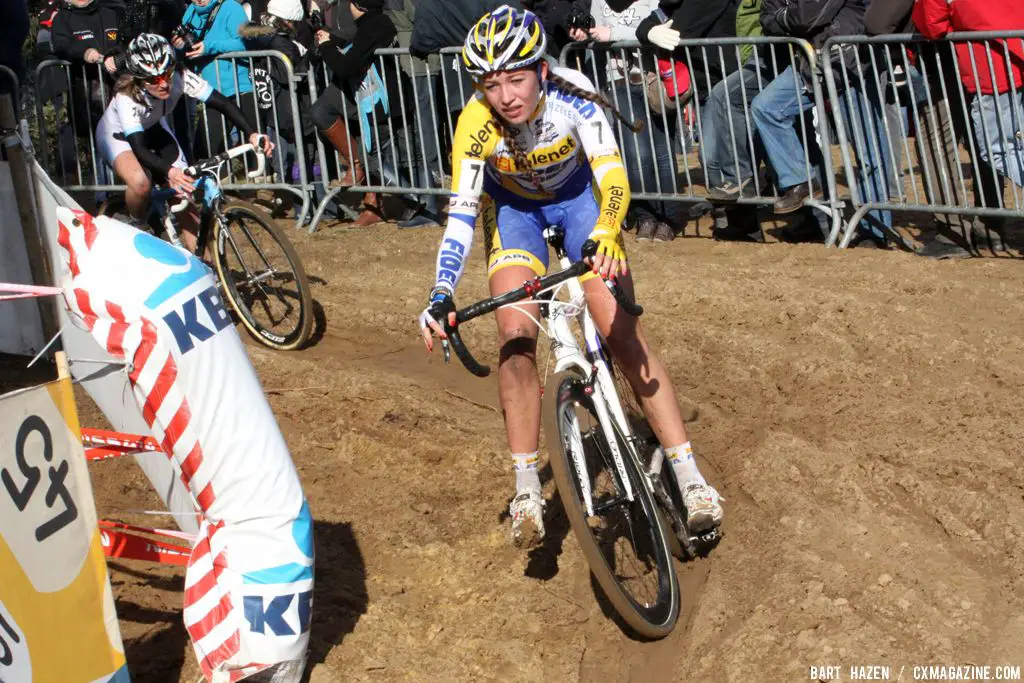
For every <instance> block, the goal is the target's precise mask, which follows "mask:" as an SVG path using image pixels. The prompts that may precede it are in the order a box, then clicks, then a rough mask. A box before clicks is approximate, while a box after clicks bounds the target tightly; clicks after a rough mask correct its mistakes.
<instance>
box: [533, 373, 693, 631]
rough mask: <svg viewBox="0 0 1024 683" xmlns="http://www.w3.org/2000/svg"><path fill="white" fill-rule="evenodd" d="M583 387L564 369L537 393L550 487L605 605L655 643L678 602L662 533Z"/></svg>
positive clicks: (650, 502) (634, 473)
mask: <svg viewBox="0 0 1024 683" xmlns="http://www.w3.org/2000/svg"><path fill="white" fill-rule="evenodd" d="M586 389H587V386H586V380H585V379H584V377H583V376H582V375H581V374H580V373H579V372H577V371H573V370H567V371H563V372H560V373H558V374H556V375H554V376H552V377H551V379H550V380H549V382H548V386H547V387H546V389H545V391H544V403H545V405H544V433H545V435H546V436H547V442H548V452H549V454H550V461H551V470H552V472H554V475H555V483H556V485H557V487H558V492H559V495H560V496H561V499H562V504H563V506H564V507H565V513H566V516H567V517H568V518H569V523H570V524H571V525H572V529H573V532H574V533H575V534H576V538H577V539H578V540H579V543H580V547H581V548H582V549H583V554H584V555H585V556H586V558H587V563H588V564H589V565H590V570H591V572H593V574H594V576H595V577H596V578H597V581H598V583H599V584H600V585H601V588H602V590H603V591H604V594H605V595H606V596H607V597H608V600H609V601H610V602H611V603H612V605H613V606H614V607H615V609H616V611H617V612H618V613H619V614H620V615H621V616H622V618H623V619H624V620H625V621H626V623H628V624H629V625H630V626H631V627H632V628H633V629H635V630H636V632H637V633H638V634H640V635H641V636H644V637H647V638H663V637H665V636H666V635H668V634H669V633H670V632H671V631H672V628H673V627H674V626H675V623H676V620H677V619H678V617H679V602H680V597H679V582H678V579H677V578H676V573H675V570H674V568H673V566H672V557H671V554H670V552H669V544H668V540H667V538H666V533H665V528H664V526H663V524H662V522H661V519H660V517H659V514H658V510H657V508H656V506H655V502H654V499H653V498H652V497H651V494H650V492H649V491H648V489H647V487H646V485H645V483H644V481H643V480H642V475H641V473H640V471H639V470H638V469H637V465H636V462H635V461H634V459H633V457H632V456H631V455H629V453H628V452H627V450H626V448H627V446H626V444H625V442H624V441H623V439H622V438H621V437H620V436H619V435H617V434H616V433H615V432H614V431H613V432H612V433H606V432H605V431H604V429H602V427H601V425H600V423H599V422H598V419H597V413H596V411H595V409H594V401H593V395H592V394H588V393H587V391H586ZM611 439H614V440H615V443H616V444H617V445H618V448H619V449H620V450H621V451H622V452H623V460H624V465H625V470H626V475H627V477H628V479H629V483H630V486H631V488H632V490H633V500H632V501H630V500H629V499H628V498H627V497H626V495H625V488H624V485H623V481H622V479H621V476H620V474H619V472H618V469H617V468H616V466H615V462H614V460H613V459H612V453H611V447H610V445H609V441H610V440H611ZM577 463H581V464H582V465H583V467H582V468H581V467H580V466H579V465H578V464H577ZM581 469H585V470H586V471H585V472H581ZM584 477H585V478H584ZM584 482H585V483H586V484H588V485H589V487H590V491H591V496H592V501H593V508H594V516H593V517H588V516H587V510H586V503H585V500H584V496H583V490H584Z"/></svg>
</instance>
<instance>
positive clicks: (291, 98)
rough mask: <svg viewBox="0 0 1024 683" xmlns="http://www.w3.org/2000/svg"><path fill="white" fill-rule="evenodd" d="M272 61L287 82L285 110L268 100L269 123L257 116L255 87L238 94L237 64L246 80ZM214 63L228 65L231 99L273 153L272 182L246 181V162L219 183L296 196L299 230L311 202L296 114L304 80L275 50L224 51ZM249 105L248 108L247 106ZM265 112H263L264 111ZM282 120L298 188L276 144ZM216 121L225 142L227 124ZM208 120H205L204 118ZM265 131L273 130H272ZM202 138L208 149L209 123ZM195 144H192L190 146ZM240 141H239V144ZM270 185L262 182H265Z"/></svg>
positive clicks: (270, 68) (281, 147) (269, 68)
mask: <svg viewBox="0 0 1024 683" xmlns="http://www.w3.org/2000/svg"><path fill="white" fill-rule="evenodd" d="M273 60H276V61H277V62H278V63H279V65H280V67H281V68H282V69H283V70H284V73H285V74H286V78H287V82H288V105H289V106H288V109H289V110H288V111H284V112H282V111H279V108H278V104H277V98H276V97H271V98H270V101H269V105H270V108H269V112H270V115H269V124H268V123H266V122H265V121H264V120H263V116H260V115H258V112H259V110H260V103H259V100H258V93H257V91H256V88H255V85H254V87H253V90H252V91H251V92H248V93H239V92H238V86H239V80H238V79H239V77H238V65H239V64H241V65H243V66H246V67H247V68H248V70H249V74H250V80H251V75H252V74H253V73H254V70H255V69H257V68H262V69H265V70H266V71H267V73H268V74H272V73H273V67H274V64H273ZM214 61H215V62H221V61H227V62H230V63H231V65H232V67H233V68H232V69H231V73H232V74H233V75H234V82H233V86H234V91H235V95H234V100H235V104H237V105H238V106H239V108H240V109H242V111H243V112H246V115H247V116H249V115H250V113H251V112H256V113H257V116H256V117H255V118H256V121H255V122H256V131H257V132H258V133H263V134H267V133H270V132H272V133H273V135H272V136H271V138H272V139H273V140H274V142H275V145H276V146H277V150H276V151H275V153H274V156H273V158H272V159H271V160H270V162H271V163H270V168H271V169H272V171H271V172H272V173H273V174H274V175H276V179H275V178H273V177H272V176H271V177H270V178H268V177H267V176H264V177H262V178H248V177H247V175H246V174H247V173H248V172H249V171H250V170H251V169H250V168H249V162H248V160H245V161H244V162H243V163H242V164H241V165H240V166H241V167H239V168H232V169H231V175H230V177H229V178H228V179H226V181H225V182H224V184H223V188H224V189H225V190H232V191H236V192H237V191H239V190H280V191H283V192H290V193H292V194H294V195H296V196H297V197H298V198H299V199H300V200H301V202H302V207H301V208H300V209H299V210H298V211H296V212H295V224H296V227H301V226H302V225H303V224H304V223H305V221H306V216H307V215H308V213H309V209H310V204H311V199H310V193H309V191H308V188H309V187H310V182H309V176H308V171H309V169H308V168H307V165H306V163H305V154H304V151H305V150H304V142H303V130H302V120H301V117H300V115H299V93H298V86H299V85H300V84H301V83H303V82H304V79H303V78H302V77H300V76H297V75H296V74H295V70H294V68H293V67H292V64H291V60H289V59H288V58H287V57H286V56H285V55H284V54H282V53H280V52H278V51H276V50H247V51H245V52H227V53H224V54H221V55H217V57H216V59H215V60H214ZM211 85H212V86H213V87H214V88H215V89H216V90H218V91H219V90H221V86H222V83H221V76H220V69H217V78H216V82H214V83H211ZM249 103H251V105H252V106H251V107H249V106H248V105H249ZM265 111H266V110H265ZM282 117H288V118H289V119H290V121H291V124H292V125H291V130H292V135H293V136H294V142H293V143H291V145H292V146H294V147H295V149H296V153H295V154H294V159H293V161H294V162H295V165H296V166H297V167H298V175H299V178H298V185H297V186H296V185H295V184H294V183H291V182H289V181H290V180H291V168H290V167H289V164H288V163H287V162H288V158H287V157H288V156H289V155H287V154H286V153H285V149H284V147H285V145H282V144H280V143H281V140H282V137H281V133H280V131H281V121H282V120H283V119H282ZM217 118H218V122H219V126H220V131H219V132H220V135H221V139H222V140H227V139H228V130H227V123H226V121H225V119H224V117H222V116H218V117H217ZM204 121H207V122H208V121H209V119H204ZM268 129H273V130H272V131H270V130H268ZM203 134H204V136H205V138H204V141H205V143H206V149H210V130H209V124H208V123H207V126H206V128H205V130H204V131H203ZM194 142H195V141H193V143H194ZM240 142H241V141H240ZM268 179H269V180H271V181H272V182H266V181H267V180H268Z"/></svg>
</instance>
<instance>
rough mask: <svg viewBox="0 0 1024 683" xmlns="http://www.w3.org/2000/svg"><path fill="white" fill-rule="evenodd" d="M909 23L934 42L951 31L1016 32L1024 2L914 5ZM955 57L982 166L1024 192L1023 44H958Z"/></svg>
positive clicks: (923, 0) (953, 0) (925, 0)
mask: <svg viewBox="0 0 1024 683" xmlns="http://www.w3.org/2000/svg"><path fill="white" fill-rule="evenodd" d="M913 19H914V24H915V25H916V26H917V29H918V30H919V31H920V32H921V33H922V35H924V36H925V37H927V38H931V39H933V40H935V39H938V38H942V37H943V36H945V35H946V34H948V33H952V32H954V31H1013V30H1020V29H1024V0H1004V1H1003V2H993V1H992V0H917V3H916V4H915V5H914V12H913ZM956 53H957V61H959V63H960V79H961V80H962V81H963V84H964V88H965V89H966V90H967V91H968V92H970V93H972V94H973V97H972V98H971V121H972V122H973V123H974V135H975V138H976V139H977V143H978V149H979V151H980V154H981V158H982V160H984V161H985V162H986V163H990V164H992V166H993V167H994V168H995V169H996V170H998V171H999V173H1001V174H1002V175H1005V176H1006V177H1008V178H1010V180H1012V181H1013V182H1014V183H1015V184H1016V185H1018V186H1021V187H1024V140H1022V137H1021V136H1024V91H1022V90H1021V86H1022V85H1024V67H1022V65H1024V41H1022V39H1020V38H1010V39H1003V40H987V41H966V42H960V43H957V45H956ZM1006 54H1009V57H1010V59H1009V63H1007V60H1006V57H1005V55H1006ZM990 60H991V64H992V69H991V70H990V69H989V62H990ZM1011 80H1012V83H1013V87H1012V88H1011Z"/></svg>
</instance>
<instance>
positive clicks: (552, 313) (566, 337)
mask: <svg viewBox="0 0 1024 683" xmlns="http://www.w3.org/2000/svg"><path fill="white" fill-rule="evenodd" d="M560 264H561V266H562V268H563V269H565V268H568V267H569V266H570V265H571V264H570V262H569V259H568V258H567V257H565V256H563V257H561V259H560ZM563 287H564V288H567V290H568V301H560V300H558V299H557V296H558V294H559V292H560V290H561V289H562V288H563ZM543 291H544V292H548V291H553V292H554V296H553V297H552V299H551V300H550V301H537V300H536V299H534V300H532V301H529V302H518V303H514V304H507V305H506V306H502V308H515V309H516V310H518V311H521V312H522V313H524V314H525V315H527V316H529V317H530V318H531V319H532V320H533V321H534V322H535V323H536V324H537V326H538V327H539V328H540V329H541V330H543V331H544V332H545V334H547V335H548V337H550V338H551V352H552V353H553V354H554V356H555V373H558V372H561V371H563V370H567V369H569V368H577V369H579V370H580V372H581V373H582V374H583V376H584V377H593V378H594V382H593V389H594V393H593V397H594V410H595V412H596V413H597V419H598V423H599V424H600V425H601V429H603V430H604V431H605V433H606V434H608V435H609V437H610V438H608V440H607V441H608V447H609V448H610V449H611V455H612V460H613V461H614V462H615V469H616V470H618V473H619V479H620V480H621V481H622V485H623V488H624V493H625V495H626V497H627V498H628V499H629V501H630V502H633V485H632V483H631V482H630V481H629V476H628V474H627V473H626V467H625V464H624V458H626V457H635V458H636V459H637V467H638V468H639V470H640V472H642V473H645V474H646V473H647V471H648V470H647V467H646V466H645V464H644V463H643V462H640V458H639V455H638V454H635V453H634V454H633V455H632V456H630V455H627V454H624V453H623V452H622V449H621V448H619V441H618V439H616V438H614V436H615V431H616V429H618V431H619V433H620V434H623V435H624V436H625V437H626V441H627V443H628V442H629V441H630V440H631V439H632V437H633V428H632V426H631V425H630V423H629V419H628V418H627V416H626V411H625V410H624V409H623V407H622V402H621V401H620V400H619V394H618V391H617V390H616V388H615V382H614V380H613V379H612V373H611V368H610V367H609V366H608V361H607V360H606V358H605V355H604V350H605V349H606V348H607V347H606V346H605V345H604V344H603V343H602V342H601V335H600V334H599V333H598V331H597V326H596V325H595V324H594V319H593V318H592V317H591V316H590V311H589V310H588V309H587V302H586V295H585V294H584V293H583V286H582V285H581V284H580V281H579V279H578V278H572V279H571V280H567V281H566V282H563V283H561V284H559V285H555V286H554V287H551V288H548V289H546V290H543ZM541 293H543V292H541ZM538 304H546V305H547V306H548V307H549V308H548V311H549V313H548V316H547V323H546V324H545V323H544V322H543V321H542V320H541V319H540V316H534V314H533V313H531V312H530V311H528V310H526V308H525V306H536V305H538ZM573 319H575V321H576V323H577V324H578V325H579V326H580V327H581V328H582V329H583V339H584V342H585V344H586V352H584V350H583V349H581V348H580V345H579V343H578V342H577V340H576V336H575V335H574V334H573V327H572V321H573ZM573 421H574V422H576V420H575V418H574V420H573ZM573 427H574V428H575V429H573V430H572V433H574V434H578V433H579V424H578V423H576V424H574V425H573ZM573 446H574V447H573V460H574V463H575V466H576V471H577V472H578V473H579V476H580V488H581V490H582V493H583V502H584V505H585V507H586V510H587V516H588V517H592V516H593V515H594V502H593V496H592V494H591V491H590V477H589V476H588V475H589V473H588V472H587V467H586V462H585V461H584V458H583V444H582V443H577V444H573ZM657 454H658V455H656V456H655V457H656V459H657V458H659V457H661V450H660V449H659V450H658V451H657ZM660 464H661V463H660V462H658V463H653V462H652V470H653V469H660V467H659V466H660Z"/></svg>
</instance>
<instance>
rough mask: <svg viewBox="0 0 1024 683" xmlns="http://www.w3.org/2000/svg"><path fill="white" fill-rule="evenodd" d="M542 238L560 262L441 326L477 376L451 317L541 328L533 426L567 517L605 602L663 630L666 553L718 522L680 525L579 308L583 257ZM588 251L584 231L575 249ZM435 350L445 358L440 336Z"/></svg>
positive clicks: (672, 489)
mask: <svg viewBox="0 0 1024 683" xmlns="http://www.w3.org/2000/svg"><path fill="white" fill-rule="evenodd" d="M544 237H545V239H546V240H547V241H548V243H549V244H550V245H551V246H552V247H553V248H554V250H555V252H556V254H557V256H558V260H559V263H560V264H561V270H559V271H557V272H555V273H553V274H551V275H547V276H546V277H543V278H535V279H534V280H531V281H529V282H526V283H524V285H523V286H522V287H521V288H519V289H516V290H514V291H511V292H507V293H505V294H502V295H500V296H497V297H493V298H491V299H486V300H484V301H480V302H478V303H475V304H473V305H471V306H468V307H466V308H464V309H461V310H459V311H457V313H456V324H455V325H454V326H449V325H447V324H446V325H445V328H446V330H445V331H446V334H447V335H448V339H449V340H450V343H451V348H453V349H454V350H455V353H456V355H457V356H458V358H459V360H460V361H462V364H463V365H465V366H466V368H467V369H468V370H469V371H470V372H472V373H473V374H474V375H477V376H480V377H486V376H487V375H488V374H489V373H490V369H489V368H487V367H486V366H483V365H481V364H480V363H478V362H477V361H476V360H475V359H474V358H473V356H472V355H471V354H470V352H469V350H468V349H467V348H466V346H465V343H464V342H463V341H462V338H461V335H460V333H459V326H460V325H462V324H464V323H465V322H467V321H469V320H472V319H473V318H476V317H479V316H481V315H485V314H487V313H490V312H492V311H494V310H496V309H498V308H501V307H503V306H510V307H514V308H516V309H517V310H520V311H522V312H523V313H525V314H527V315H529V316H530V317H532V318H533V319H534V321H535V322H536V323H537V324H538V326H539V327H540V329H541V330H544V332H545V333H546V334H547V335H548V336H549V337H550V339H551V355H552V357H553V359H554V372H553V373H552V374H551V376H550V378H549V379H548V380H547V382H546V386H545V390H544V403H543V416H544V432H545V435H546V438H547V448H548V454H549V460H550V463H551V469H552V472H553V473H554V477H555V484H556V486H557V488H558V492H559V495H560V497H561V500H562V505H563V506H564V508H565V513H566V516H567V517H568V518H569V522H570V524H571V526H572V530H573V533H575V535H576V538H577V540H578V541H579V543H580V546H581V548H582V549H583V553H584V555H585V557H586V559H587V563H588V564H589V565H590V570H591V572H592V573H593V574H594V577H595V578H596V579H597V581H598V583H599V584H600V586H601V589H602V590H603V591H604V594H605V595H606V596H607V598H608V600H609V601H610V602H611V603H612V605H613V606H614V608H615V610H616V611H617V612H618V613H619V614H620V615H621V616H622V618H623V619H624V620H625V621H626V623H627V624H629V626H630V627H632V628H633V629H634V630H635V631H636V632H637V634H639V635H640V636H643V637H646V638H663V637H665V636H667V635H668V634H669V633H670V632H671V631H672V629H673V627H674V626H675V623H676V620H677V618H678V616H679V606H680V595H679V581H678V579H677V577H676V573H675V570H674V568H673V565H672V555H673V554H675V555H677V556H678V557H680V559H687V558H690V557H696V556H699V555H704V554H706V553H707V552H708V551H709V550H710V549H711V548H712V547H713V546H714V545H716V544H717V543H718V541H719V540H720V535H719V532H718V530H717V529H715V530H712V531H711V532H709V533H705V534H701V535H694V534H691V533H690V531H689V530H688V529H687V528H686V514H685V511H684V507H683V505H682V499H681V496H680V495H679V490H678V487H677V485H676V481H675V477H674V476H673V474H672V469H671V467H666V468H664V473H663V468H662V465H663V463H664V454H663V452H662V450H661V448H659V447H658V443H657V440H656V439H655V438H654V437H653V434H652V433H651V431H650V427H649V425H648V424H647V421H646V420H645V419H644V417H643V413H642V411H641V410H640V407H639V403H638V401H637V399H636V396H635V394H634V392H633V389H632V387H631V386H630V385H629V383H628V382H627V380H626V378H625V377H624V376H623V375H622V374H621V372H619V371H618V370H617V369H616V367H615V364H614V361H613V360H612V357H611V354H610V353H609V352H608V349H607V347H606V345H605V343H604V341H603V340H602V338H601V335H600V334H599V333H598V331H597V327H596V326H595V324H594V321H593V319H592V318H591V316H590V313H589V311H588V310H587V303H586V298H585V297H584V294H583V287H582V286H581V285H580V282H579V280H578V279H577V278H578V277H579V276H581V275H583V274H585V273H586V272H587V270H588V267H587V265H586V264H585V263H584V262H583V261H580V262H578V263H576V264H570V262H569V259H568V256H567V255H566V253H565V249H564V245H563V235H562V232H561V231H559V230H556V229H554V228H549V229H548V230H546V231H545V233H544ZM595 250H596V245H595V244H594V243H593V242H589V241H588V243H587V244H585V245H584V247H583V254H584V256H588V255H593V253H594V251H595ZM605 284H606V285H607V286H608V288H609V290H610V291H611V293H612V295H613V296H614V297H615V299H616V301H617V302H618V304H619V306H620V307H621V308H622V309H623V311H624V312H625V313H627V314H628V315H633V316H638V315H641V314H642V313H643V308H642V307H640V306H638V305H637V304H636V303H634V302H632V301H630V300H629V299H628V297H627V296H626V295H625V294H624V293H623V292H622V290H621V289H620V288H619V287H618V286H616V285H615V283H614V282H611V281H608V280H606V281H605ZM527 300H529V301H527ZM581 341H582V343H581ZM444 351H445V360H446V361H447V360H448V359H449V347H448V345H447V343H446V344H445V345H444Z"/></svg>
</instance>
